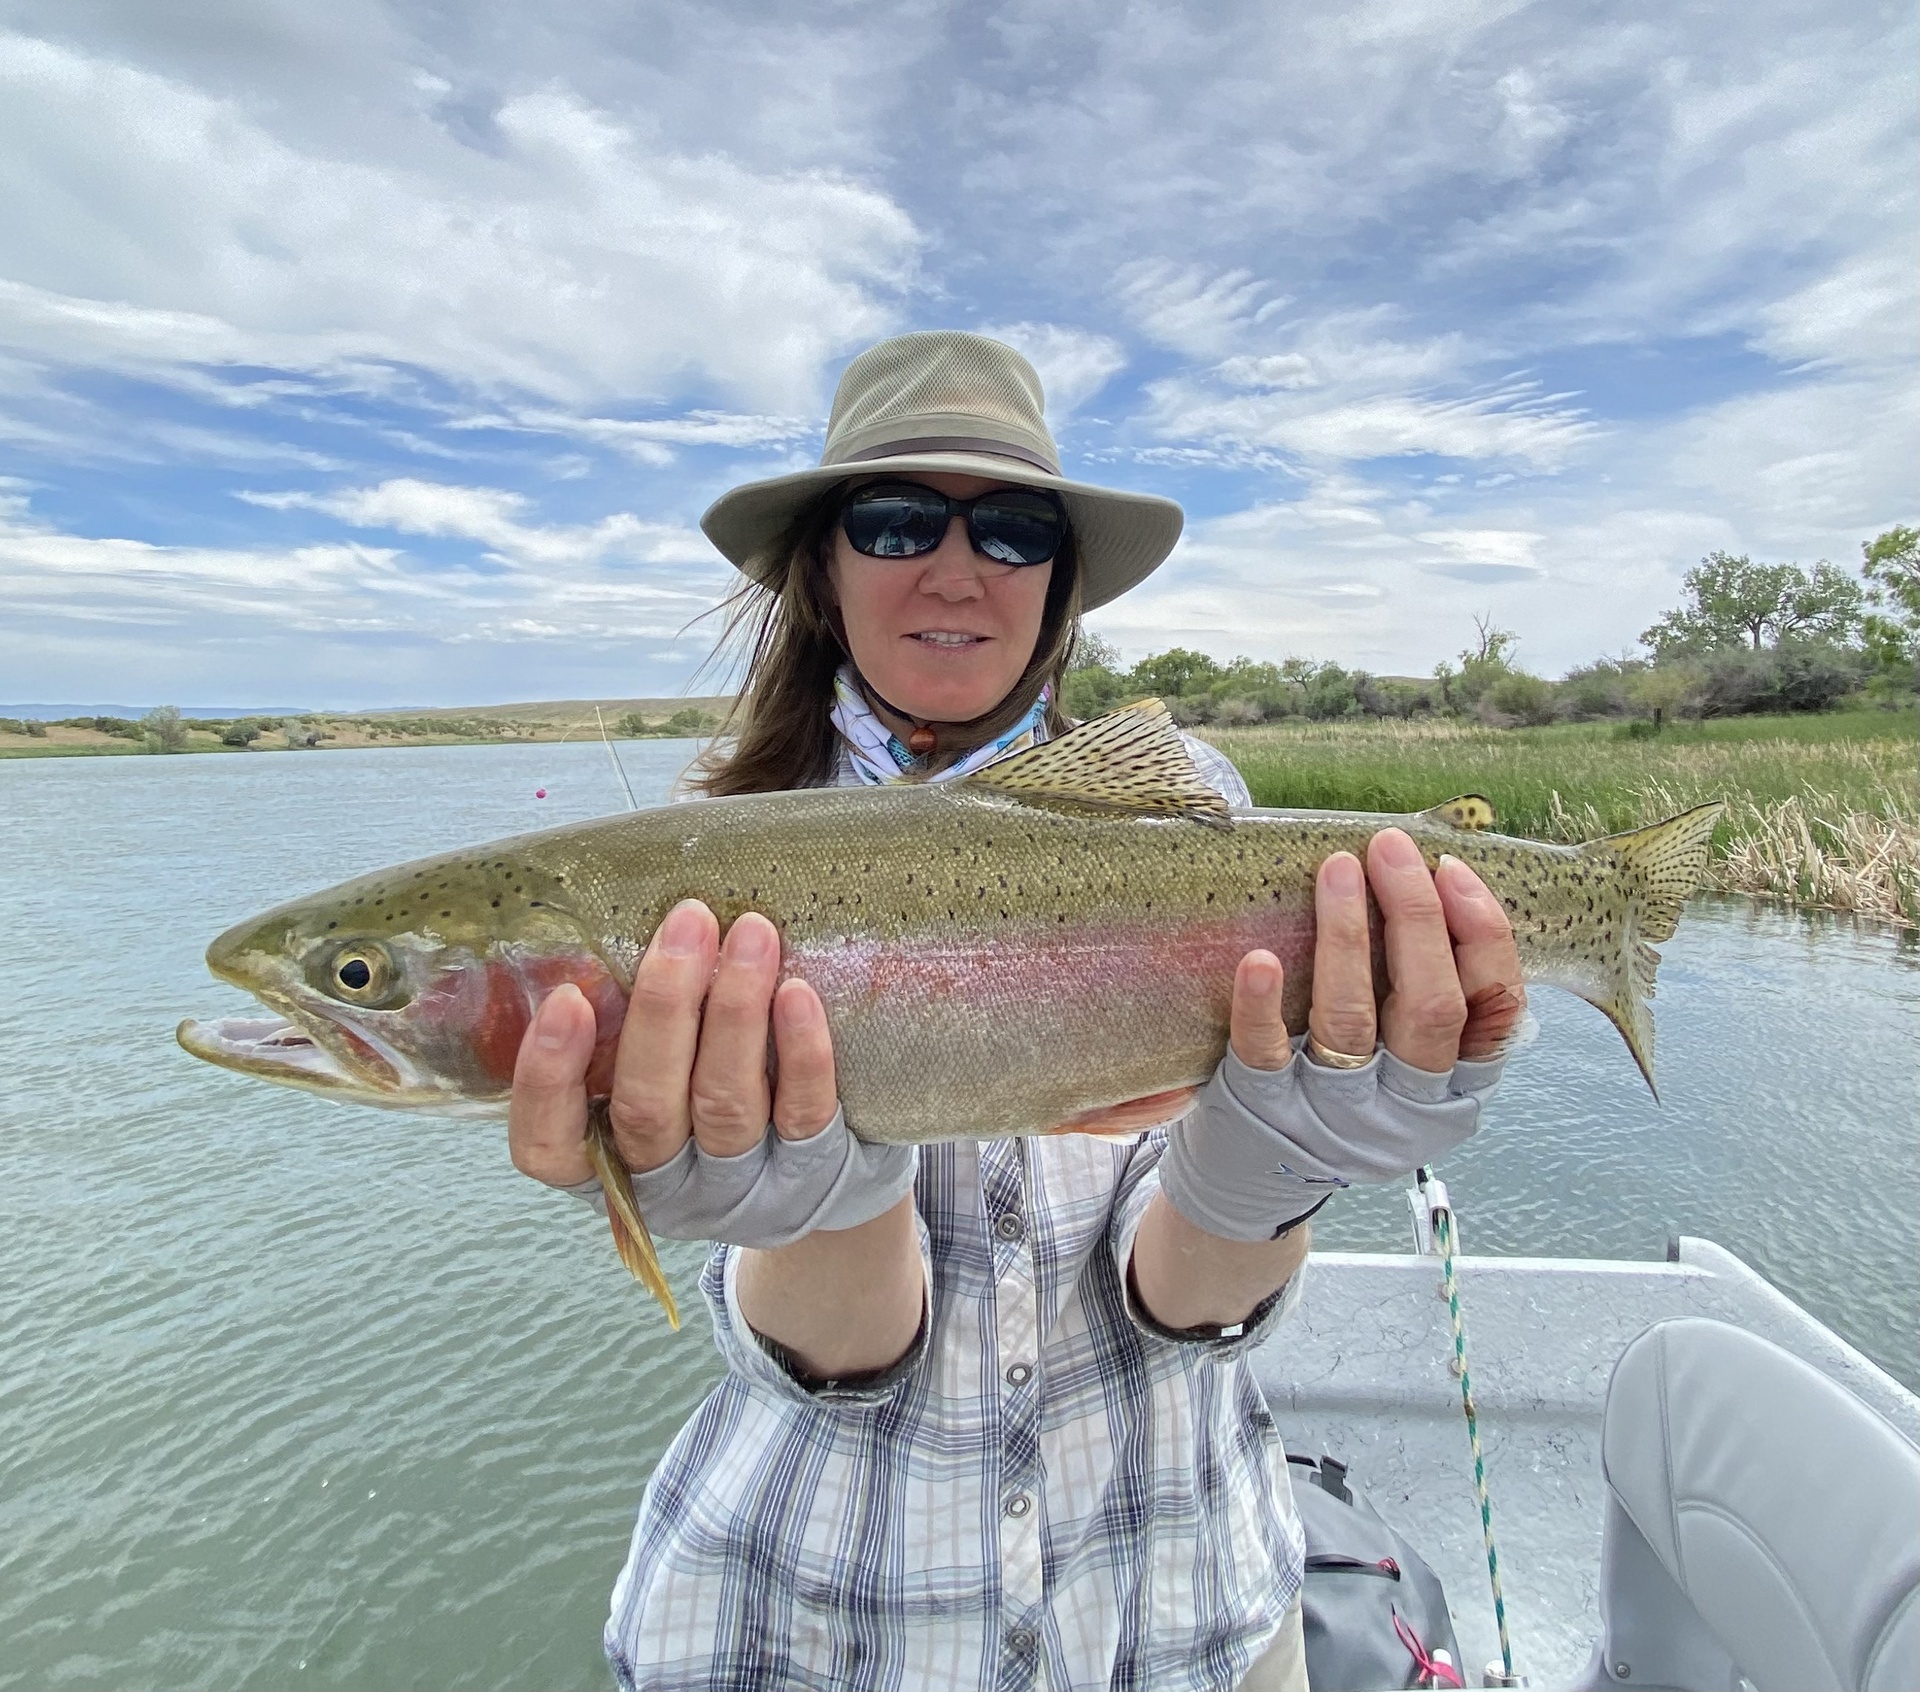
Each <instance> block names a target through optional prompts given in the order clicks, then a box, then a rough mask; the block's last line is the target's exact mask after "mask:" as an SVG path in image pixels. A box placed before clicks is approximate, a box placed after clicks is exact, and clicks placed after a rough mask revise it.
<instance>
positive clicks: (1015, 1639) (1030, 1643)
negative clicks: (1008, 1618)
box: [1007, 1627, 1035, 1657]
mask: <svg viewBox="0 0 1920 1692" xmlns="http://www.w3.org/2000/svg"><path fill="white" fill-rule="evenodd" d="M1034 1643H1035V1641H1034V1637H1033V1629H1031V1628H1027V1627H1016V1628H1013V1629H1012V1630H1011V1631H1009V1632H1008V1634H1007V1649H1008V1650H1010V1651H1018V1652H1019V1653H1020V1655H1021V1656H1023V1657H1024V1656H1025V1655H1026V1654H1027V1653H1028V1652H1029V1651H1031V1650H1032V1649H1033V1647H1034Z"/></svg>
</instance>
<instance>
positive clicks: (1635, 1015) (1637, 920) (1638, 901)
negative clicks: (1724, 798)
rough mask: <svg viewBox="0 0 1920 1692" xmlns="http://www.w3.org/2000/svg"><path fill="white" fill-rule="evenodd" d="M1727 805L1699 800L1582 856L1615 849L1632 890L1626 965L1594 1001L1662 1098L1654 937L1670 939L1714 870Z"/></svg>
mask: <svg viewBox="0 0 1920 1692" xmlns="http://www.w3.org/2000/svg"><path fill="white" fill-rule="evenodd" d="M1725 809H1726V806H1725V805H1722V804H1719V803H1715V804H1711V805H1697V806H1695V807H1694V809H1692V810H1691V811H1682V812H1681V813H1680V815H1679V816H1677V817H1668V818H1667V820H1666V821H1665V822H1657V823H1654V824H1652V825H1650V826H1649V827H1647V828H1636V829H1635V830H1633V832H1632V833H1630V834H1609V835H1608V836H1606V838H1605V839H1602V840H1589V841H1588V842H1587V843H1586V844H1585V845H1584V846H1582V847H1581V848H1580V851H1581V854H1582V855H1583V856H1592V857H1610V858H1612V859H1613V860H1614V862H1615V863H1617V864H1618V865H1619V867H1620V870H1621V872H1622V874H1623V875H1624V877H1625V879H1626V881H1627V884H1628V891H1629V894H1630V897H1629V900H1628V904H1627V918H1626V922H1625V925H1624V927H1625V932H1624V933H1623V934H1622V935H1621V940H1620V943H1621V957H1620V963H1621V968H1620V969H1619V971H1618V972H1617V973H1616V974H1615V975H1614V977H1613V982H1612V993H1611V995H1610V996H1609V997H1607V998H1605V999H1595V1000H1594V1001H1593V1002H1594V1003H1595V1004H1596V1005H1598V1006H1599V1008H1600V1009H1601V1010H1603V1011H1604V1012H1606V1014H1607V1018H1608V1020H1609V1021H1610V1022H1612V1024H1613V1025H1614V1027H1616V1028H1617V1029H1619V1030H1620V1033H1621V1036H1622V1037H1623V1038H1624V1039H1625V1040H1626V1042H1627V1049H1628V1050H1629V1051H1630V1052H1632V1053H1633V1061H1634V1062H1635V1063H1637V1064H1639V1066H1640V1073H1641V1074H1642V1075H1644V1076H1645V1077H1646V1078H1647V1087H1648V1090H1649V1091H1650V1092H1652V1094H1653V1096H1654V1097H1655V1098H1656V1099H1657V1098H1659V1096H1660V1089H1659V1088H1658V1087H1657V1086H1655V1084H1654V1079H1653V1011H1652V1009H1651V1008H1650V1007H1651V1002H1652V999H1653V978H1654V974H1655V972H1656V971H1657V970H1658V969H1659V968H1660V954H1659V953H1658V952H1656V951H1655V950H1654V949H1653V947H1652V945H1651V944H1649V942H1651V941H1655V940H1670V939H1672V938H1673V931H1674V929H1676V928H1677V927H1678V926H1679V925H1680V907H1681V906H1682V905H1683V904H1684V903H1685V902H1686V900H1687V896H1688V895H1689V894H1691V893H1692V892H1693V891H1694V890H1695V889H1696V888H1697V887H1698V886H1699V885H1700V883H1701V880H1702V879H1703V878H1704V877H1705V875H1706V873H1707V854H1708V852H1709V850H1710V848H1711V847H1712V845H1713V829H1714V825H1715V824H1716V823H1717V822H1719V820H1720V813H1721V812H1722V811H1724V810H1725Z"/></svg>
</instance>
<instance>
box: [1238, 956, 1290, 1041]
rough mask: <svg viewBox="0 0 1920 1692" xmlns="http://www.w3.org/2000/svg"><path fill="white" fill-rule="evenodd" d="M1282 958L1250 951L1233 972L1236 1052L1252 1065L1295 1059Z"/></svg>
mask: <svg viewBox="0 0 1920 1692" xmlns="http://www.w3.org/2000/svg"><path fill="white" fill-rule="evenodd" d="M1285 980H1286V975H1285V972H1284V971H1283V970H1282V969H1281V967H1280V960H1279V959H1278V958H1276V957H1275V956H1274V955H1273V954H1272V953H1271V952H1268V951H1253V952H1249V953H1248V954H1247V955H1246V956H1245V957H1244V958H1242V959H1241V960H1240V967H1239V968H1238V969H1237V970H1235V971H1234V975H1233V1012H1232V1016H1231V1019H1230V1021H1229V1024H1228V1028H1229V1038H1230V1040H1231V1042H1232V1045H1233V1055H1234V1056H1235V1057H1237V1058H1238V1059H1239V1060H1240V1061H1241V1062H1242V1063H1244V1064H1245V1065H1246V1066H1247V1067H1248V1068H1249V1069H1285V1068H1286V1067H1287V1065H1288V1064H1289V1063H1290V1062H1291V1061H1292V1059H1293V1038H1292V1036H1291V1035H1289V1034H1288V1033H1287V1019H1286V1016H1285V1015H1284V1014H1283V1013H1282V1010H1281V1006H1280V1000H1281V992H1280V989H1281V987H1282V986H1283V985H1284V983H1285Z"/></svg>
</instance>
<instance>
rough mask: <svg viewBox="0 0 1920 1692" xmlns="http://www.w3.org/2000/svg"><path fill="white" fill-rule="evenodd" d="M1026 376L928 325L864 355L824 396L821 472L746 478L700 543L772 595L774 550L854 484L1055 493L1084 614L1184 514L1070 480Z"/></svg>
mask: <svg viewBox="0 0 1920 1692" xmlns="http://www.w3.org/2000/svg"><path fill="white" fill-rule="evenodd" d="M1044 399H1045V396H1044V394H1043V393H1042V390H1041V387H1040V378H1039V377H1038V376H1037V375H1036V374H1035V373H1034V369H1033V366H1032V365H1030V364H1029V363H1028V362H1027V361H1026V360H1025V359H1024V358H1022V357H1021V356H1020V355H1019V354H1018V353H1017V352H1015V351H1014V350H1013V348H1012V347H1009V346H1005V345H1003V344H1002V343H1001V342H999V341H995V340H990V339H988V337H986V336H985V335H968V334H963V333H961V332H960V331H958V330H954V329H936V330H930V331H926V332H923V333H920V334H915V335H901V336H898V337H897V338H896V339H894V340H891V341H882V342H881V343H880V344H879V345H878V346H877V347H872V348H869V349H868V350H867V351H866V352H863V353H862V354H861V355H860V356H859V357H858V358H856V359H855V360H854V361H853V362H852V363H851V364H850V365H848V366H847V369H846V374H845V375H843V376H842V377H841V378H840V387H839V391H838V392H836V393H835V394H834V396H833V414H832V416H830V417H829V418H828V419H827V442H826V446H825V447H824V448H823V449H822V450H821V453H820V464H819V467H818V468H817V469H813V470H800V471H796V472H794V473H793V474H792V475H788V476H774V477H771V478H769V479H768V480H766V481H764V482H748V483H747V484H746V485H745V486H744V487H738V488H735V489H734V490H733V491H732V492H731V493H727V494H722V495H721V497H720V498H719V499H717V500H715V501H714V503H713V505H712V506H711V507H710V508H709V509H708V511H707V514H706V515H705V516H704V517H702V518H701V519H700V527H701V528H703V529H704V530H706V532H707V538H708V539H709V540H711V541H712V542H713V544H714V545H715V546H717V547H718V548H719V549H720V550H721V551H722V552H723V553H725V554H726V556H727V557H728V558H729V559H731V560H732V561H733V563H734V564H736V565H737V566H738V567H739V568H740V570H741V571H742V572H744V573H745V574H746V575H748V576H751V577H752V578H753V580H755V581H756V582H759V583H760V584H761V585H762V586H763V587H774V588H777V587H778V586H779V585H780V583H781V580H782V578H783V577H784V575H785V572H786V567H787V560H786V558H785V557H784V556H783V555H782V553H781V542H782V541H783V540H784V539H785V538H786V536H787V535H788V534H789V533H791V531H792V528H793V525H794V523H795V521H796V520H797V519H798V518H799V516H800V515H801V513H802V512H804V511H805V510H806V509H807V507H808V506H809V505H810V504H811V503H812V502H813V500H814V499H815V498H816V497H817V496H818V495H819V494H820V493H821V492H822V490H824V489H826V488H829V487H832V486H833V485H834V484H835V483H837V482H844V481H846V480H848V479H849V478H851V477H855V476H858V477H863V478H864V477H869V476H873V475H876V474H905V473H909V472H914V471H919V472H922V473H924V472H927V471H950V472H952V473H954V474H956V475H962V476H988V477H991V478H993V479H994V480H995V481H1001V482H1016V483H1018V484H1020V485H1021V486H1022V487H1031V488H1052V489H1053V490H1054V491H1055V492H1056V493H1057V494H1059V495H1060V498H1061V501H1062V502H1063V503H1064V504H1065V506H1066V508H1067V520H1068V521H1069V522H1070V523H1071V524H1072V526H1073V538H1074V550H1075V555H1076V557H1077V558H1078V560H1079V567H1080V602H1081V605H1082V607H1083V608H1084V609H1086V610H1089V611H1090V610H1092V609H1093V608H1094V607H1095V606H1096V605H1105V604H1106V603H1107V602H1108V601H1109V600H1112V599H1118V598H1119V597H1120V595H1121V594H1123V593H1125V592H1126V591H1127V589H1128V588H1130V587H1132V586H1134V585H1135V584H1136V583H1137V582H1140V581H1143V580H1145V579H1146V577H1148V576H1149V575H1151V574H1152V573H1153V572H1154V570H1156V569H1157V568H1158V567H1159V566H1160V565H1161V564H1162V563H1163V562H1164V561H1165V559H1166V557H1167V554H1168V553H1170V552H1172V551H1173V545H1174V542H1175V541H1177V540H1178V539H1179V538H1180V528H1181V524H1182V522H1183V521H1184V518H1183V516H1182V513H1181V510H1180V507H1179V506H1178V505H1176V504H1175V503H1174V502H1173V501H1172V500H1170V499H1162V498H1160V497H1159V496H1158V495H1156V494H1137V493H1122V492H1120V491H1119V490H1118V489H1117V488H1099V487H1094V486H1092V485H1091V484H1090V483H1086V482H1073V481H1069V480H1068V479H1067V478H1066V477H1064V476H1062V475H1061V474H1060V449H1059V448H1058V447H1057V446H1055V445H1054V440H1053V436H1052V434H1051V433H1050V432H1049V431H1048V429H1047V423H1046V416H1045V413H1044V410H1043V405H1044Z"/></svg>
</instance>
